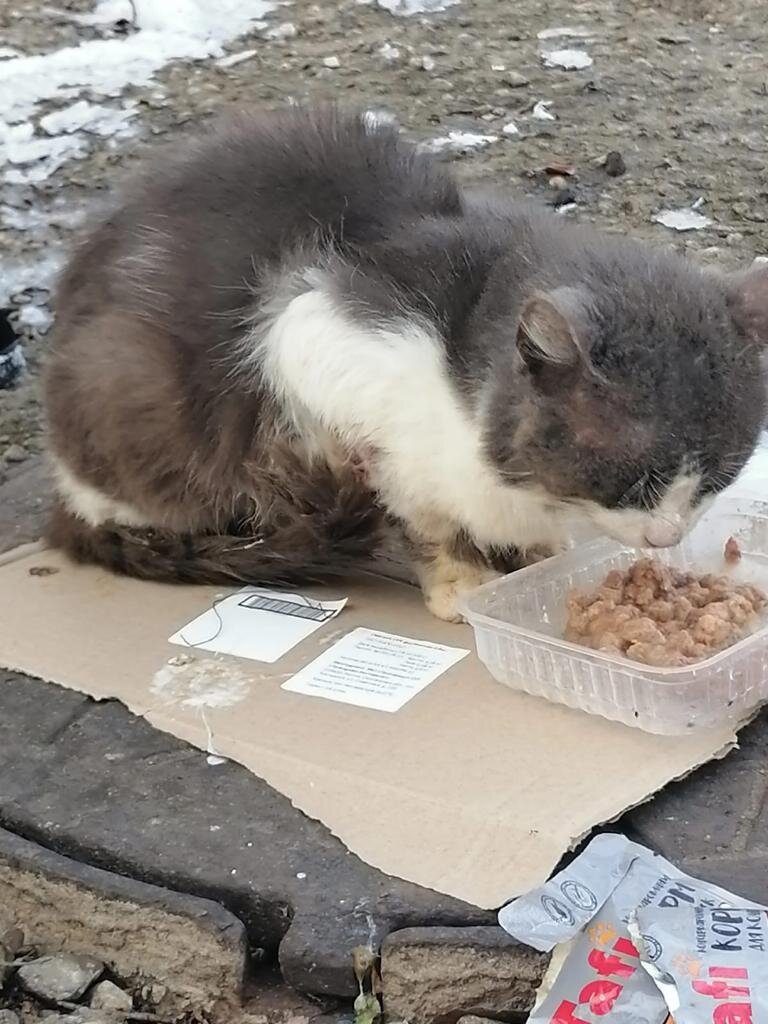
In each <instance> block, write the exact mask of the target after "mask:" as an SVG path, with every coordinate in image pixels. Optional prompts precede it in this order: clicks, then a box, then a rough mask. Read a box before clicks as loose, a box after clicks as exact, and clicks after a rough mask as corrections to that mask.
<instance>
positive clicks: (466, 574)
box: [424, 566, 499, 622]
mask: <svg viewBox="0 0 768 1024" xmlns="http://www.w3.org/2000/svg"><path fill="white" fill-rule="evenodd" d="M498 576H499V573H497V572H493V570H491V569H483V568H475V567H474V566H468V567H467V568H466V570H464V571H462V573H461V575H460V576H459V575H457V576H454V577H452V578H450V579H442V580H440V581H436V582H434V583H432V585H431V586H430V587H429V589H427V590H425V591H424V601H425V603H426V605H427V608H428V609H429V610H430V612H432V614H433V615H434V616H435V617H436V618H438V619H442V620H443V621H444V622H464V621H466V620H465V619H464V616H463V615H462V614H461V611H460V610H459V606H460V604H461V600H462V598H463V597H464V596H465V595H466V594H468V593H469V592H470V591H471V590H475V589H476V588H477V587H479V586H482V584H483V583H488V581H489V580H493V579H497V578H498Z"/></svg>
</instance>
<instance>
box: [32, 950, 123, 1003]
mask: <svg viewBox="0 0 768 1024" xmlns="http://www.w3.org/2000/svg"><path fill="white" fill-rule="evenodd" d="M103 970H104V964H102V963H101V962H100V961H99V960H95V959H94V958H93V957H89V956H73V955H71V954H70V953H55V954H53V955H52V956H43V957H40V959H39V960H34V961H32V962H31V963H28V964H24V965H23V967H20V968H19V970H18V974H17V977H18V979H19V983H20V984H21V987H22V988H23V989H24V990H25V991H26V992H29V993H30V994H31V995H33V996H37V997H38V999H43V1000H45V1001H46V1002H51V1003H60V1002H62V1001H67V1002H76V1001H77V1000H78V999H80V997H81V996H82V995H83V994H84V993H85V991H86V989H87V988H88V986H89V985H92V984H93V982H94V981H96V980H97V978H99V977H100V976H101V974H102V972H103Z"/></svg>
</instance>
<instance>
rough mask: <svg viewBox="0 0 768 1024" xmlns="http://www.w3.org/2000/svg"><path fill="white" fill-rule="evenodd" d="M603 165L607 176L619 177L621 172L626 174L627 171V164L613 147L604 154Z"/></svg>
mask: <svg viewBox="0 0 768 1024" xmlns="http://www.w3.org/2000/svg"><path fill="white" fill-rule="evenodd" d="M603 167H604V168H605V173H606V174H607V175H608V177H609V178H620V177H621V176H622V174H626V172H627V165H626V164H625V163H624V157H623V156H622V155H621V153H619V152H618V150H615V149H613V150H611V152H610V153H608V154H607V155H606V157H605V160H604V161H603Z"/></svg>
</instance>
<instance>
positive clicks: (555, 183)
mask: <svg viewBox="0 0 768 1024" xmlns="http://www.w3.org/2000/svg"><path fill="white" fill-rule="evenodd" d="M567 185H568V182H567V181H566V180H565V178H564V177H563V176H562V175H561V174H553V175H552V177H551V178H550V179H549V187H550V188H554V189H560V188H566V187H567Z"/></svg>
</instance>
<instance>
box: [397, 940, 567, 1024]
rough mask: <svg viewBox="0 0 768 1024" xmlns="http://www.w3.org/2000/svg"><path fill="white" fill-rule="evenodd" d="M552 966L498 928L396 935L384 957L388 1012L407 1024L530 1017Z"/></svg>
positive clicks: (544, 957) (539, 955) (541, 955)
mask: <svg viewBox="0 0 768 1024" xmlns="http://www.w3.org/2000/svg"><path fill="white" fill-rule="evenodd" d="M548 960H549V958H548V957H547V956H546V955H544V954H542V953H537V952H536V951H535V950H533V949H530V948H529V947H527V946H524V945H522V944H521V943H519V942H516V941H515V940H514V939H513V938H511V936H509V935H507V934H506V932H504V931H503V930H502V929H501V928H496V927H477V928H406V929H403V930H402V931H398V932H393V933H392V934H390V935H389V936H388V937H387V939H386V940H385V942H384V944H383V946H382V951H381V973H382V982H383V1001H384V1012H385V1014H386V1015H387V1017H388V1018H389V1019H390V1020H407V1021H409V1024H432V1022H433V1021H437V1020H441V1021H442V1020H456V1019H457V1018H459V1017H461V1016H464V1015H465V1014H476V1015H478V1016H490V1017H495V1018H497V1019H498V1018H510V1017H514V1016H516V1015H518V1014H520V1013H527V1012H528V1011H529V1010H530V1009H531V1006H532V1005H533V1000H534V995H535V993H536V989H537V988H538V986H539V984H540V982H541V979H542V977H543V975H544V971H545V969H546V966H547V963H548Z"/></svg>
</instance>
